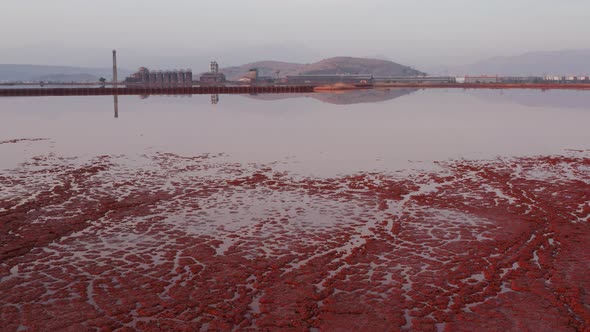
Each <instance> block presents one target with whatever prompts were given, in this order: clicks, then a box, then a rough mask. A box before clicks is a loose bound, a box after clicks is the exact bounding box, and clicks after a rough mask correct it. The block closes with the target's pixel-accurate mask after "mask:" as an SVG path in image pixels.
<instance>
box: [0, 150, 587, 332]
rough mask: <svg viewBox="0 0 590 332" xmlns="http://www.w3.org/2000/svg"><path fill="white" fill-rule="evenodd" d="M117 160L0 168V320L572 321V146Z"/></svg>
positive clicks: (294, 326)
mask: <svg viewBox="0 0 590 332" xmlns="http://www.w3.org/2000/svg"><path fill="white" fill-rule="evenodd" d="M121 158H123V159H121ZM124 158H125V157H112V156H102V157H97V158H96V159H95V160H92V161H90V162H88V163H85V164H72V163H71V161H69V160H66V159H60V158H58V157H56V156H53V155H49V156H45V157H38V158H35V159H33V160H31V161H30V162H28V163H25V164H23V165H22V166H19V168H17V169H12V170H7V171H3V172H2V173H0V186H1V188H2V195H1V196H0V197H1V198H0V326H2V327H3V330H6V331H16V330H18V329H19V328H20V329H22V328H28V329H29V330H33V331H36V330H37V331H40V330H62V329H69V330H88V329H95V328H98V329H106V330H114V329H122V330H145V331H157V330H200V329H204V330H206V329H208V330H222V331H229V330H232V329H236V330H252V331H259V330H273V331H274V330H284V331H287V330H288V331H309V330H310V329H311V328H317V329H319V330H321V331H342V330H365V331H386V330H417V331H435V330H444V331H458V330H459V331H473V330H552V331H576V330H577V331H583V330H587V329H588V328H590V308H589V307H588V303H590V279H589V278H588V266H589V264H590V249H589V248H588V246H587V244H588V243H589V241H590V203H589V202H590V155H589V152H587V151H571V152H568V155H567V156H548V157H535V158H517V159H501V160H494V161H463V160H462V161H456V162H447V163H441V164H440V170H439V171H431V172H417V173H407V174H406V175H388V174H381V173H360V174H354V175H349V176H341V177H335V178H328V179H321V178H312V177H307V178H295V177H292V176H290V175H289V174H288V173H284V172H277V171H275V170H273V169H272V168H271V167H266V166H249V167H246V166H242V165H239V164H230V163H226V162H222V161H220V160H218V158H216V157H215V156H197V157H181V156H177V155H173V154H156V155H152V156H146V158H147V160H148V161H149V163H146V165H149V166H145V167H140V166H136V167H129V166H126V165H125V163H124V160H125V159H124Z"/></svg>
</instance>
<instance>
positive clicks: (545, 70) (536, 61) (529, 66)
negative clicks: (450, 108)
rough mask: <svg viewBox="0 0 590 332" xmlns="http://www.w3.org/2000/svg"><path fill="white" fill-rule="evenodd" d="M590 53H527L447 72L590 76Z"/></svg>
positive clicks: (580, 51)
mask: <svg viewBox="0 0 590 332" xmlns="http://www.w3.org/2000/svg"><path fill="white" fill-rule="evenodd" d="M588 59H590V49H580V50H564V51H550V52H529V53H524V54H521V55H516V56H503V57H493V58H489V59H485V60H482V61H478V62H476V63H473V64H470V65H465V66H458V67H451V68H446V69H445V70H446V71H448V72H449V73H451V74H457V75H463V74H470V75H480V74H486V75H501V76H529V75H530V76H543V75H588V74H590V61H588Z"/></svg>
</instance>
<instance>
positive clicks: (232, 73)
mask: <svg viewBox="0 0 590 332" xmlns="http://www.w3.org/2000/svg"><path fill="white" fill-rule="evenodd" d="M252 68H257V69H258V72H259V75H260V76H272V77H277V76H279V77H285V76H289V75H344V74H351V75H360V74H365V75H374V76H413V75H423V74H424V73H423V72H421V71H418V70H415V69H413V68H411V67H408V66H404V65H401V64H399V63H395V62H392V61H388V60H379V59H367V58H353V57H333V58H328V59H324V60H321V61H318V62H315V63H311V64H299V63H291V62H280V61H259V62H253V63H248V64H245V65H242V66H238V67H228V68H223V69H221V70H220V71H221V72H222V73H224V74H225V75H226V77H227V78H228V79H230V80H234V79H238V78H240V77H242V76H243V75H245V74H246V73H247V72H248V70H250V69H252Z"/></svg>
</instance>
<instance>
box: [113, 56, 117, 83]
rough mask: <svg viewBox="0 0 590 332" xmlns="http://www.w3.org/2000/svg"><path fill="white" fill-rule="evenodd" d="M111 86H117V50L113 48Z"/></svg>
mask: <svg viewBox="0 0 590 332" xmlns="http://www.w3.org/2000/svg"><path fill="white" fill-rule="evenodd" d="M113 87H114V88H116V87H117V50H113Z"/></svg>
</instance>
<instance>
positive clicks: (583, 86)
mask: <svg viewBox="0 0 590 332" xmlns="http://www.w3.org/2000/svg"><path fill="white" fill-rule="evenodd" d="M366 88H367V86H361V87H357V86H355V85H353V84H334V85H324V86H318V87H316V88H315V89H314V91H316V92H333V91H344V90H357V89H366ZM373 88H376V89H379V88H415V89H493V90H494V89H500V90H501V89H534V90H590V84H588V83H572V84H555V83H376V84H374V85H373Z"/></svg>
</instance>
